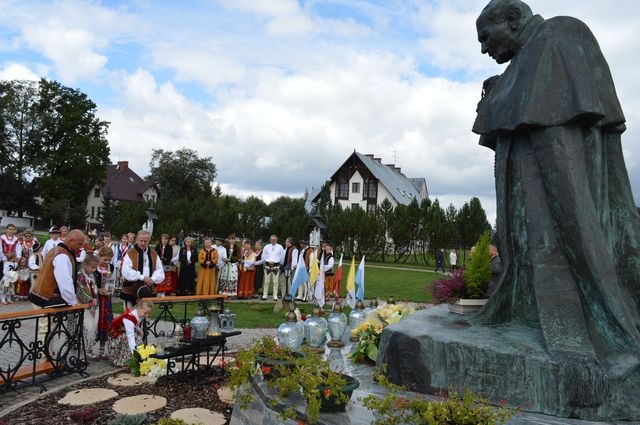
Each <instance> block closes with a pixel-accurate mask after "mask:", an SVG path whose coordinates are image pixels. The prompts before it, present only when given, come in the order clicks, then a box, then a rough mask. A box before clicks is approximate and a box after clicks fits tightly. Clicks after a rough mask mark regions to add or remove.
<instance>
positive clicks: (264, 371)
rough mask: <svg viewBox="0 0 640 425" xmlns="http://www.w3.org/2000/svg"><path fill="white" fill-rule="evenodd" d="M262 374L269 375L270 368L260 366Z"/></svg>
mask: <svg viewBox="0 0 640 425" xmlns="http://www.w3.org/2000/svg"><path fill="white" fill-rule="evenodd" d="M261 369H262V374H263V375H269V374H270V373H271V368H270V367H268V366H262V368H261Z"/></svg>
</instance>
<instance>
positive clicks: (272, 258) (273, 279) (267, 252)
mask: <svg viewBox="0 0 640 425" xmlns="http://www.w3.org/2000/svg"><path fill="white" fill-rule="evenodd" d="M269 242H270V243H269V245H267V246H265V247H264V248H263V250H262V259H263V260H264V285H263V286H262V301H265V300H266V299H267V296H268V295H269V285H270V284H271V286H273V300H274V301H277V300H278V286H279V280H280V264H281V261H282V256H283V255H284V248H283V247H282V245H280V244H279V243H278V237H277V236H276V235H271V237H270V238H269Z"/></svg>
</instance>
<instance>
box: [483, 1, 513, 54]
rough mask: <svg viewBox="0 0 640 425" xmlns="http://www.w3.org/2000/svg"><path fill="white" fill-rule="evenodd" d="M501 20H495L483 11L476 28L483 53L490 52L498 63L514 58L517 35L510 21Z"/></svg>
mask: <svg viewBox="0 0 640 425" xmlns="http://www.w3.org/2000/svg"><path fill="white" fill-rule="evenodd" d="M501 21H502V22H495V21H494V20H492V19H490V18H489V16H488V14H487V13H483V14H482V15H480V17H479V18H478V20H477V21H476V29H477V30H478V41H479V42H480V45H481V46H482V53H483V54H484V53H486V54H488V55H489V56H491V57H492V58H493V59H494V60H495V61H496V62H498V63H505V62H509V61H510V60H511V58H513V55H514V52H513V45H514V41H515V39H516V36H515V32H514V31H513V29H512V28H511V27H510V25H509V22H508V21H507V20H506V19H503V20H501Z"/></svg>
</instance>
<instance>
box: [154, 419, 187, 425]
mask: <svg viewBox="0 0 640 425" xmlns="http://www.w3.org/2000/svg"><path fill="white" fill-rule="evenodd" d="M156 425H189V424H187V423H186V422H185V421H183V420H182V419H173V418H162V419H160V420H159V421H158V423H157V424H156Z"/></svg>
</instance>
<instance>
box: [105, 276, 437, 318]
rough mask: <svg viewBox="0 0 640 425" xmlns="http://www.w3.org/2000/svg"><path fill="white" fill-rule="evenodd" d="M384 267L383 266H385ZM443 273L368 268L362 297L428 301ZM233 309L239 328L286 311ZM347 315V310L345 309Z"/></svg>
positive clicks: (238, 305)
mask: <svg viewBox="0 0 640 425" xmlns="http://www.w3.org/2000/svg"><path fill="white" fill-rule="evenodd" d="M385 266H386V265H385ZM348 271H349V266H347V267H345V270H344V279H343V282H342V285H341V291H340V292H341V297H342V298H343V299H344V297H345V296H346V288H345V286H346V276H347V273H348ZM439 278H442V275H440V274H435V273H425V272H422V271H419V270H416V271H413V270H391V269H379V268H375V267H367V269H366V272H365V297H366V298H367V299H371V298H374V297H378V298H380V299H381V300H386V299H388V298H389V296H391V295H393V296H394V297H395V298H396V300H399V301H415V302H421V303H425V302H430V301H431V294H430V293H428V292H427V291H426V288H427V286H428V284H430V283H431V282H433V281H434V280H436V279H439ZM225 307H228V308H229V309H230V310H231V311H232V312H234V313H236V314H237V315H238V317H237V327H238V328H273V327H277V326H278V325H279V324H280V323H282V322H283V321H284V316H285V314H286V311H281V312H279V313H274V311H273V307H274V304H273V302H272V301H265V302H260V301H257V302H245V301H231V302H228V303H226V304H225ZM298 307H299V308H300V310H301V311H302V312H303V313H310V312H311V310H312V308H313V306H312V305H311V304H309V303H304V304H299V305H298ZM329 308H331V303H330V302H328V303H327V304H326V305H325V310H327V311H328V310H329ZM196 310H197V305H196V304H195V303H192V304H189V306H188V308H187V317H193V316H195V314H196ZM121 312H122V303H121V302H118V301H116V300H114V313H116V314H119V313H121ZM345 312H346V314H347V315H348V314H349V312H350V310H349V308H348V307H347V308H346V309H345ZM157 313H158V309H156V310H155V311H154V315H153V317H154V318H155V317H157ZM175 313H176V314H182V309H181V307H175Z"/></svg>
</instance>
